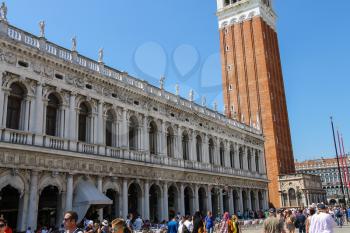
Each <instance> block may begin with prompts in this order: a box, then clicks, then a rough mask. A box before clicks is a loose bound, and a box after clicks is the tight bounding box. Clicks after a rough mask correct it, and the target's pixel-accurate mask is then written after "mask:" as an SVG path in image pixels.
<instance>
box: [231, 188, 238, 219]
mask: <svg viewBox="0 0 350 233" xmlns="http://www.w3.org/2000/svg"><path fill="white" fill-rule="evenodd" d="M232 197H233V198H232V199H233V210H234V212H235V214H237V212H238V210H239V206H238V205H239V203H238V201H239V196H238V193H237V191H236V190H233V192H232Z"/></svg>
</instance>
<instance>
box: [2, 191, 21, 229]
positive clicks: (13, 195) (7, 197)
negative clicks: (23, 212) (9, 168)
mask: <svg viewBox="0 0 350 233" xmlns="http://www.w3.org/2000/svg"><path fill="white" fill-rule="evenodd" d="M0 197H1V198H0V214H2V215H3V216H4V218H5V219H6V220H7V224H8V226H10V227H11V228H13V229H14V228H15V227H16V225H17V215H18V205H19V197H20V193H19V192H18V190H17V189H15V188H13V187H12V186H10V185H7V186H5V187H4V188H3V189H1V190H0Z"/></svg>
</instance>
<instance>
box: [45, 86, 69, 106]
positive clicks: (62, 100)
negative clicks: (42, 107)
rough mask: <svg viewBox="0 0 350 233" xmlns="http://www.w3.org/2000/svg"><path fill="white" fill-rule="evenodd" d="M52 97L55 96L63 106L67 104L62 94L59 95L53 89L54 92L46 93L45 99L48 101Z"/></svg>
mask: <svg viewBox="0 0 350 233" xmlns="http://www.w3.org/2000/svg"><path fill="white" fill-rule="evenodd" d="M50 95H54V96H55V97H56V98H57V99H58V100H59V102H60V103H61V104H63V103H65V100H64V98H63V96H62V94H61V93H59V92H58V91H56V90H53V89H52V90H49V91H48V92H46V93H44V96H43V98H44V99H45V100H48V99H49V96H50Z"/></svg>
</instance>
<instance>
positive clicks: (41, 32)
mask: <svg viewBox="0 0 350 233" xmlns="http://www.w3.org/2000/svg"><path fill="white" fill-rule="evenodd" d="M39 27H40V37H45V21H40V22H39Z"/></svg>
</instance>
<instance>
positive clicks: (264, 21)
mask: <svg viewBox="0 0 350 233" xmlns="http://www.w3.org/2000/svg"><path fill="white" fill-rule="evenodd" d="M217 7H218V11H217V16H218V20H219V31H220V46H221V61H222V82H223V94H224V103H225V114H226V115H227V116H228V117H230V118H233V119H236V120H237V121H239V122H243V123H245V124H248V125H251V126H255V127H257V128H261V129H262V130H263V134H264V136H265V156H266V160H267V161H269V162H268V163H267V176H268V178H269V179H270V180H271V182H270V183H269V198H270V204H271V205H273V206H275V207H280V206H281V199H280V195H279V193H278V189H279V183H278V177H279V175H284V174H292V173H294V172H295V169H294V159H293V151H292V143H291V136H290V129H289V120H288V112H287V105H286V97H285V91H284V84H283V76H282V68H281V61H280V54H279V48H278V39H277V33H276V14H275V12H274V11H273V9H272V1H271V0H217Z"/></svg>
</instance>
